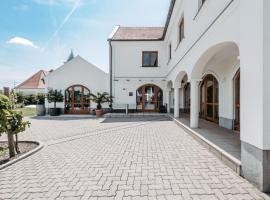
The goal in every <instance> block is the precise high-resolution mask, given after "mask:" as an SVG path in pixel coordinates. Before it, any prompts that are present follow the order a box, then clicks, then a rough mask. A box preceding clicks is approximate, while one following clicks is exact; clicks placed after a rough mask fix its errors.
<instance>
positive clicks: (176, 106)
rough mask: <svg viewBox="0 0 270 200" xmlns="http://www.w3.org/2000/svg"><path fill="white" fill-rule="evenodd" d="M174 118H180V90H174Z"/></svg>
mask: <svg viewBox="0 0 270 200" xmlns="http://www.w3.org/2000/svg"><path fill="white" fill-rule="evenodd" d="M174 117H175V118H178V117H179V88H178V87H175V88H174Z"/></svg>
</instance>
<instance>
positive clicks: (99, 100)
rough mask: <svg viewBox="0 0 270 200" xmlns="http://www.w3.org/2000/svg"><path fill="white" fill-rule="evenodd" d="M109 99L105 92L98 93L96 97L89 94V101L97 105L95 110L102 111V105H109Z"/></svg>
mask: <svg viewBox="0 0 270 200" xmlns="http://www.w3.org/2000/svg"><path fill="white" fill-rule="evenodd" d="M111 99H112V98H111V97H110V95H109V94H108V93H107V92H103V93H99V92H98V93H97V94H96V95H95V94H92V93H91V94H90V100H91V101H93V102H95V103H96V104H97V110H101V109H102V104H103V103H110V102H111Z"/></svg>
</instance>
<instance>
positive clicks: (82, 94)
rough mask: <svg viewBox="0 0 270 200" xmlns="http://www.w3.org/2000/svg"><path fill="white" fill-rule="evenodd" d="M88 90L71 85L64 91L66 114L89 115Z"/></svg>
mask: <svg viewBox="0 0 270 200" xmlns="http://www.w3.org/2000/svg"><path fill="white" fill-rule="evenodd" d="M90 105H91V102H90V90H89V89H88V88H87V87H85V86H83V85H72V86H69V87H68V88H67V89H66V90H65V113H66V114H89V113H90Z"/></svg>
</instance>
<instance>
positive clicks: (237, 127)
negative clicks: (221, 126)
mask: <svg viewBox="0 0 270 200" xmlns="http://www.w3.org/2000/svg"><path fill="white" fill-rule="evenodd" d="M234 109H235V116H234V117H235V119H234V130H236V131H240V70H239V71H238V72H237V73H236V75H235V77H234Z"/></svg>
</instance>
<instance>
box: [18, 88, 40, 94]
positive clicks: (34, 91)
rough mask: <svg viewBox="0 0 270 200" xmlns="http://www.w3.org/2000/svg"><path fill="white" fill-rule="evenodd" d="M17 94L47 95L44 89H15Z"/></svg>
mask: <svg viewBox="0 0 270 200" xmlns="http://www.w3.org/2000/svg"><path fill="white" fill-rule="evenodd" d="M15 92H16V93H23V94H24V95H29V94H39V93H45V88H44V89H15Z"/></svg>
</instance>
